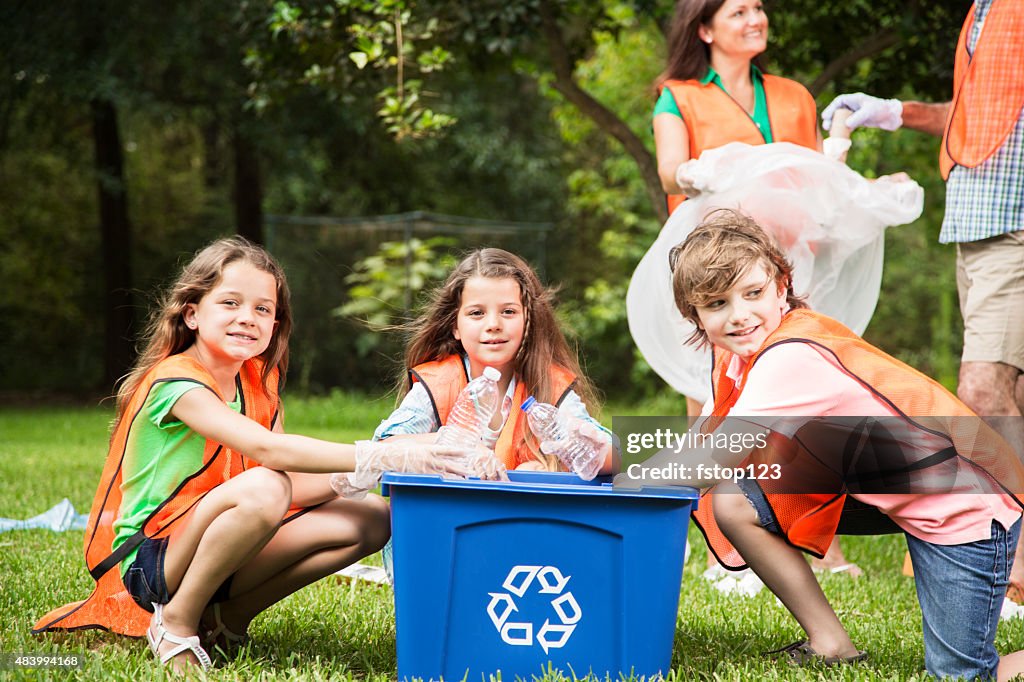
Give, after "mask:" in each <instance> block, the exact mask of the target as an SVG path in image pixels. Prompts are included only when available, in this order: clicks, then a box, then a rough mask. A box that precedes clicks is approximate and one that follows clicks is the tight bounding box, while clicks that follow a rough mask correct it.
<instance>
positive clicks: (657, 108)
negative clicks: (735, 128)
mask: <svg viewBox="0 0 1024 682" xmlns="http://www.w3.org/2000/svg"><path fill="white" fill-rule="evenodd" d="M750 80H751V81H753V82H754V113H753V114H750V118H751V119H752V120H753V121H754V125H756V126H757V129H758V130H759V131H760V132H761V137H763V138H764V141H765V144H771V142H772V124H771V123H770V122H769V121H768V99H767V98H766V97H765V94H764V76H763V75H762V73H761V69H759V68H757V67H756V66H754V65H753V64H751V65H750ZM700 83H701V85H707V84H708V83H714V84H715V85H717V86H718V87H719V88H721V90H722V92H724V93H725V94H727V95H728V94H729V91H728V90H726V89H725V86H723V85H722V79H721V77H720V76H719V75H718V73H717V72H716V71H715V70H714V69H712V68H711V67H708V72H707V75H705V76H704V77H703V78H701V79H700ZM741 109H742V107H741ZM743 113H746V112H743ZM658 114H673V115H675V116H678V117H679V118H682V117H683V115H682V114H681V113H679V106H678V105H677V104H676V100H675V98H674V97H673V96H672V91H671V90H669V89H668V88H662V90H661V96H660V97H658V101H657V103H655V105H654V115H655V116H657V115H658Z"/></svg>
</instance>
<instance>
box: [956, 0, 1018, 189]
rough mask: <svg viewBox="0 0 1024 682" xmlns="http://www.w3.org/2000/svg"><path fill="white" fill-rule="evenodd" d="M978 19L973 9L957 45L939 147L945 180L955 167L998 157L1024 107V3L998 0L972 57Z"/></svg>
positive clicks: (987, 19) (973, 164) (968, 14)
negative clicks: (970, 43)
mask: <svg viewBox="0 0 1024 682" xmlns="http://www.w3.org/2000/svg"><path fill="white" fill-rule="evenodd" d="M974 15H975V7H974V5H971V9H970V11H969V12H968V13H967V18H966V19H965V20H964V25H963V27H962V28H961V29H960V38H959V40H958V41H957V46H956V61H955V63H954V67H953V101H952V102H951V103H950V105H949V114H948V115H947V118H946V130H945V133H944V134H943V137H942V146H941V147H940V149H939V169H940V170H941V171H942V177H943V179H948V178H949V172H950V171H951V170H952V168H953V166H954V165H960V166H964V167H966V168H974V167H976V166H978V165H979V164H981V163H982V162H983V161H985V160H986V159H988V158H989V157H990V156H992V154H994V153H995V152H996V150H997V149H999V147H1000V146H1002V144H1003V142H1005V141H1006V138H1007V136H1008V135H1009V134H1010V132H1011V131H1012V130H1013V128H1014V126H1015V125H1016V124H1017V121H1018V119H1019V118H1020V116H1021V110H1022V108H1024V78H1021V77H1020V72H1021V69H1024V0H994V2H993V3H992V7H991V8H990V9H989V11H988V14H987V15H986V16H985V20H984V21H985V23H984V26H983V27H982V31H981V35H980V36H979V37H978V41H977V43H976V44H975V47H974V53H973V54H968V53H967V40H968V36H969V34H970V32H971V27H972V26H973V24H974Z"/></svg>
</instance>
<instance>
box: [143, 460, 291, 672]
mask: <svg viewBox="0 0 1024 682" xmlns="http://www.w3.org/2000/svg"><path fill="white" fill-rule="evenodd" d="M290 502H291V484H290V483H289V481H288V478H287V477H286V476H285V475H284V474H282V473H280V472H277V471H273V470H271V469H266V468H264V467H258V468H256V469H250V470H249V471H246V472H243V473H242V474H240V475H238V476H236V477H235V478H233V479H231V480H230V481H227V482H225V483H223V484H221V485H219V486H217V487H216V488H214V489H213V490H211V491H210V492H209V493H207V495H206V496H205V497H204V498H203V499H202V500H201V501H200V502H199V503H198V504H197V505H196V508H195V510H194V511H193V512H192V514H191V516H190V518H189V519H188V523H187V525H186V526H185V527H184V528H183V529H181V530H180V531H178V532H177V533H175V534H174V535H173V536H172V537H171V540H170V542H169V543H168V545H167V554H166V556H165V557H164V578H165V580H166V581H167V589H168V591H169V592H170V594H171V599H170V601H169V602H168V603H167V604H166V605H165V606H164V609H163V615H164V625H165V626H166V627H167V630H168V632H171V633H173V634H176V635H181V636H190V635H195V634H197V632H198V628H199V619H200V617H201V615H202V613H203V609H205V608H206V604H207V603H208V602H209V601H210V598H211V597H212V596H213V594H214V593H215V592H216V590H217V588H218V587H219V586H220V585H221V583H223V582H224V581H225V580H226V579H227V578H228V576H230V575H231V574H232V573H234V572H235V571H236V570H238V568H239V567H240V566H241V565H242V564H243V563H244V562H245V561H247V560H248V559H249V558H251V557H252V556H253V555H254V554H255V553H256V552H258V551H259V550H260V549H261V548H262V547H263V546H264V545H265V544H266V543H267V542H268V541H269V540H270V538H271V537H272V536H273V533H274V531H275V530H276V528H277V525H278V524H279V523H280V522H281V518H282V517H283V516H284V514H285V512H287V510H288V506H289V504H290ZM172 646H173V645H172V644H170V643H167V645H166V648H167V649H169V648H171V647H172ZM195 663H196V660H195V657H194V656H193V655H192V654H191V653H186V654H183V655H182V656H179V657H178V658H177V659H176V660H175V661H172V664H173V665H174V666H175V667H176V668H187V667H190V665H189V664H195Z"/></svg>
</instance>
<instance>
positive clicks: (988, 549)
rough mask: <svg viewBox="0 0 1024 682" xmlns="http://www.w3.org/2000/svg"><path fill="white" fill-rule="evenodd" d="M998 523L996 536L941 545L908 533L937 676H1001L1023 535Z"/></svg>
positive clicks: (930, 663) (928, 659)
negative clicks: (999, 646)
mask: <svg viewBox="0 0 1024 682" xmlns="http://www.w3.org/2000/svg"><path fill="white" fill-rule="evenodd" d="M1020 525H1021V522H1020V520H1018V521H1017V522H1016V523H1015V524H1014V525H1013V526H1011V527H1010V529H1009V530H1007V529H1004V528H1003V527H1002V526H1001V525H1000V524H999V523H997V522H995V521H993V522H992V537H991V538H990V539H988V540H981V541H978V542H969V543H966V544H962V545H935V544H932V543H929V542H925V541H924V540H919V539H917V538H915V537H913V536H912V535H910V534H907V535H906V538H907V547H908V548H909V550H910V557H911V560H912V561H913V562H914V582H915V585H916V587H917V599H918V601H919V602H920V604H921V616H922V630H923V633H924V663H925V668H926V669H927V670H928V672H929V673H930V674H931V675H934V676H935V677H938V678H940V679H943V678H948V677H952V678H957V677H962V678H964V679H968V680H973V679H976V678H980V679H989V678H991V679H995V677H996V668H997V667H998V665H999V654H997V653H996V648H995V644H994V640H995V636H996V626H998V625H999V612H1000V609H1001V608H1002V605H1003V597H1004V595H1005V594H1006V586H1007V583H1008V580H1009V576H1010V568H1011V567H1012V566H1013V553H1014V549H1015V548H1016V546H1017V538H1018V536H1019V535H1020Z"/></svg>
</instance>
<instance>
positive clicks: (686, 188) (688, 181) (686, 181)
mask: <svg viewBox="0 0 1024 682" xmlns="http://www.w3.org/2000/svg"><path fill="white" fill-rule="evenodd" d="M676 184H677V185H679V190H680V192H681V193H683V194H685V195H686V196H688V197H691V198H692V197H696V196H699V195H700V193H701V192H703V191H705V190H707V189H708V179H707V178H706V177H704V174H703V173H702V172H701V166H700V163H699V160H698V159H690V160H689V161H684V162H683V163H681V164H679V167H678V168H676Z"/></svg>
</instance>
